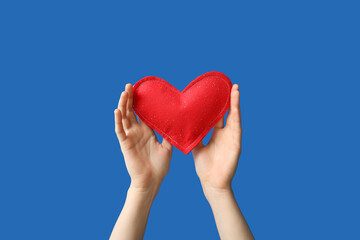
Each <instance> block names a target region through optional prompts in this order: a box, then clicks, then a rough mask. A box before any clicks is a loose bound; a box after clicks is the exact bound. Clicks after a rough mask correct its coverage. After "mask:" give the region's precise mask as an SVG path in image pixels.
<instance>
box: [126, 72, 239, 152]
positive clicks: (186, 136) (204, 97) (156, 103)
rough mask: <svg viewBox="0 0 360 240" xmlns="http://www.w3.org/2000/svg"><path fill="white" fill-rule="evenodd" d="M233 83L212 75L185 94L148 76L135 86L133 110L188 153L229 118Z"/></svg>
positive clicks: (205, 77) (204, 75)
mask: <svg viewBox="0 0 360 240" xmlns="http://www.w3.org/2000/svg"><path fill="white" fill-rule="evenodd" d="M231 87H232V83H231V81H230V79H229V78H228V77H227V76H225V75H224V74H223V73H221V72H216V71H214V72H208V73H205V74H203V75H201V76H199V77H197V78H196V79H195V80H194V81H192V82H191V83H190V84H189V85H188V86H187V87H186V88H185V89H184V90H183V91H182V92H180V91H179V90H177V89H176V88H175V87H173V86H172V85H171V84H170V83H168V82H166V81H165V80H163V79H161V78H158V77H153V76H148V77H145V78H143V79H141V80H140V81H138V82H137V83H136V84H135V85H134V89H133V90H134V95H133V96H134V101H133V109H134V111H135V112H136V114H137V115H138V116H139V118H140V119H141V120H142V121H144V122H145V123H146V124H147V125H148V126H149V127H151V128H152V129H154V130H155V131H156V132H158V133H159V134H160V135H161V136H163V137H164V138H165V139H167V140H168V141H169V142H170V143H171V144H173V145H174V146H175V147H177V148H178V149H179V150H180V151H182V152H183V153H185V154H188V153H189V152H190V151H191V150H192V149H193V148H194V147H195V146H196V145H197V144H198V143H199V142H200V141H201V140H202V139H203V138H204V137H205V136H206V134H207V133H208V132H209V131H210V130H211V128H212V127H214V125H215V124H216V123H217V122H218V121H219V120H220V119H221V118H222V117H223V116H224V115H225V113H226V111H227V110H228V108H229V106H230V93H231Z"/></svg>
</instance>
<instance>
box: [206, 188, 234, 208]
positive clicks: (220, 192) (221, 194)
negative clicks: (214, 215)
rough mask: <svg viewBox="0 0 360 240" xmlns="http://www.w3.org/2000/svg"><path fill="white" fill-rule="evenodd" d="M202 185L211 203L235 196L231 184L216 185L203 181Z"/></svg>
mask: <svg viewBox="0 0 360 240" xmlns="http://www.w3.org/2000/svg"><path fill="white" fill-rule="evenodd" d="M201 185H202V187H203V192H204V195H205V197H206V199H207V200H208V202H209V203H210V204H212V203H213V202H215V201H219V200H221V199H224V198H228V197H233V196H234V193H233V190H232V188H231V184H229V185H225V186H221V187H215V186H213V185H211V184H209V183H201Z"/></svg>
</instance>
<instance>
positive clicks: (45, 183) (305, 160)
mask: <svg viewBox="0 0 360 240" xmlns="http://www.w3.org/2000/svg"><path fill="white" fill-rule="evenodd" d="M359 22H360V19H359V4H358V3H356V1H232V2H231V1H222V2H220V1H216V2H215V1H176V2H175V1H174V2H173V1H148V2H138V1H133V2H132V3H127V2H124V1H1V3H0V36H1V37H0V42H1V45H0V80H1V83H0V104H1V118H0V121H1V124H0V140H1V147H0V149H1V150H0V159H1V163H0V164H1V165H0V186H1V189H0V201H1V205H0V220H1V230H0V239H107V238H108V237H109V236H110V233H111V230H112V228H113V225H114V223H115V221H116V219H117V217H118V214H119V213H120V211H121V208H122V205H123V203H124V200H125V196H126V191H127V188H128V186H129V183H130V179H129V176H128V174H127V171H126V169H125V165H124V161H123V157H122V154H121V151H120V147H119V144H118V142H117V139H116V136H115V133H114V122H113V110H114V109H115V108H116V106H117V101H118V98H119V96H120V93H121V91H122V90H123V89H124V86H125V84H126V83H128V82H130V83H133V84H134V83H135V82H137V81H138V80H140V79H141V78H143V77H145V76H148V75H154V76H158V77H161V78H163V79H165V80H167V81H168V82H170V83H171V84H172V85H174V86H175V87H176V88H178V89H179V90H182V89H184V88H185V87H186V85H187V84H188V83H189V82H191V81H192V80H193V79H195V78H196V77H197V76H198V75H200V74H203V73H205V72H208V71H214V70H215V71H221V72H223V73H224V74H226V75H227V76H228V77H230V79H231V80H232V82H233V83H238V84H239V85H240V95H241V96H240V103H241V113H242V127H243V148H242V149H243V150H242V155H241V158H240V161H239V166H238V170H237V173H236V175H235V178H234V180H233V188H234V192H235V195H236V198H237V200H238V203H239V205H240V208H241V209H242V211H243V213H244V215H245V217H246V219H247V221H248V223H249V225H250V227H251V229H252V231H253V233H254V235H255V237H256V238H257V239H360V233H359V214H360V211H359V202H360V199H359V182H360V177H359V160H360V156H359V134H360V131H359V122H360V119H359V102H360V101H359V100H360V99H359V80H360V74H359V66H360V58H359V53H360V51H359V42H360V39H359ZM206 139H208V137H207V138H206ZM160 141H161V138H160ZM218 238H219V237H218V234H217V230H216V226H215V222H214V220H213V216H212V212H211V210H210V207H209V205H208V203H207V202H206V199H205V198H204V196H203V193H202V190H201V186H200V183H199V181H198V179H197V176H196V174H195V169H194V164H193V160H192V155H191V154H189V155H184V154H182V153H181V152H180V151H179V150H177V149H175V150H174V153H173V159H172V163H171V167H170V172H169V174H168V176H167V177H166V178H165V181H164V182H163V185H162V187H161V189H160V192H159V194H158V196H157V198H156V200H155V202H154V204H153V207H152V210H151V213H150V218H149V222H148V226H147V230H146V234H145V239H218Z"/></svg>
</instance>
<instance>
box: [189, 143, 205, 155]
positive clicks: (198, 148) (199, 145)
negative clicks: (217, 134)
mask: <svg viewBox="0 0 360 240" xmlns="http://www.w3.org/2000/svg"><path fill="white" fill-rule="evenodd" d="M202 147H204V144H203V142H202V140H201V141H200V142H199V143H198V145H196V147H194V148H193V150H192V151H191V152H192V154H193V155H194V154H196V153H197V152H198V151H199V150H200V149H201V148H202Z"/></svg>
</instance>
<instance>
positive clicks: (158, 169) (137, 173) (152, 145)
mask: <svg viewBox="0 0 360 240" xmlns="http://www.w3.org/2000/svg"><path fill="white" fill-rule="evenodd" d="M239 95H240V93H239V86H238V85H237V84H234V85H233V87H232V89H231V98H230V110H229V114H228V117H227V120H226V126H224V118H222V119H221V120H220V121H219V122H218V123H217V124H216V125H215V126H214V129H213V133H212V136H211V139H210V141H209V143H208V144H207V145H206V146H204V145H203V143H202V142H200V143H199V144H198V145H197V146H196V147H195V148H194V149H193V150H192V154H193V157H194V162H195V169H196V173H197V175H198V177H199V179H200V182H201V185H202V187H203V190H204V194H205V196H206V197H207V198H208V199H209V197H211V195H213V194H216V192H223V191H230V192H231V191H232V190H231V181H232V178H233V176H234V174H235V171H236V168H237V163H238V160H239V156H240V152H241V125H240V107H239ZM132 105H133V86H132V85H131V84H127V85H126V87H125V91H123V92H122V93H121V97H120V100H119V104H118V108H117V109H115V111H114V115H115V132H116V135H117V137H118V140H119V143H120V146H121V150H122V152H123V155H124V159H125V164H126V168H127V170H128V173H129V175H130V177H131V186H130V187H131V188H133V189H134V190H136V191H153V190H155V192H157V190H158V189H159V187H160V185H161V182H162V180H163V179H164V177H165V176H166V174H167V173H168V171H169V166H170V161H171V155H172V150H173V146H172V145H171V144H170V143H169V142H168V141H167V140H166V139H165V138H164V139H163V141H162V143H159V142H158V140H157V137H156V135H155V133H154V131H153V130H152V129H151V128H150V127H149V126H147V125H146V124H145V123H144V122H143V121H141V119H140V118H139V122H137V119H136V116H135V113H134V111H133V109H132ZM155 194H156V193H155Z"/></svg>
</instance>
